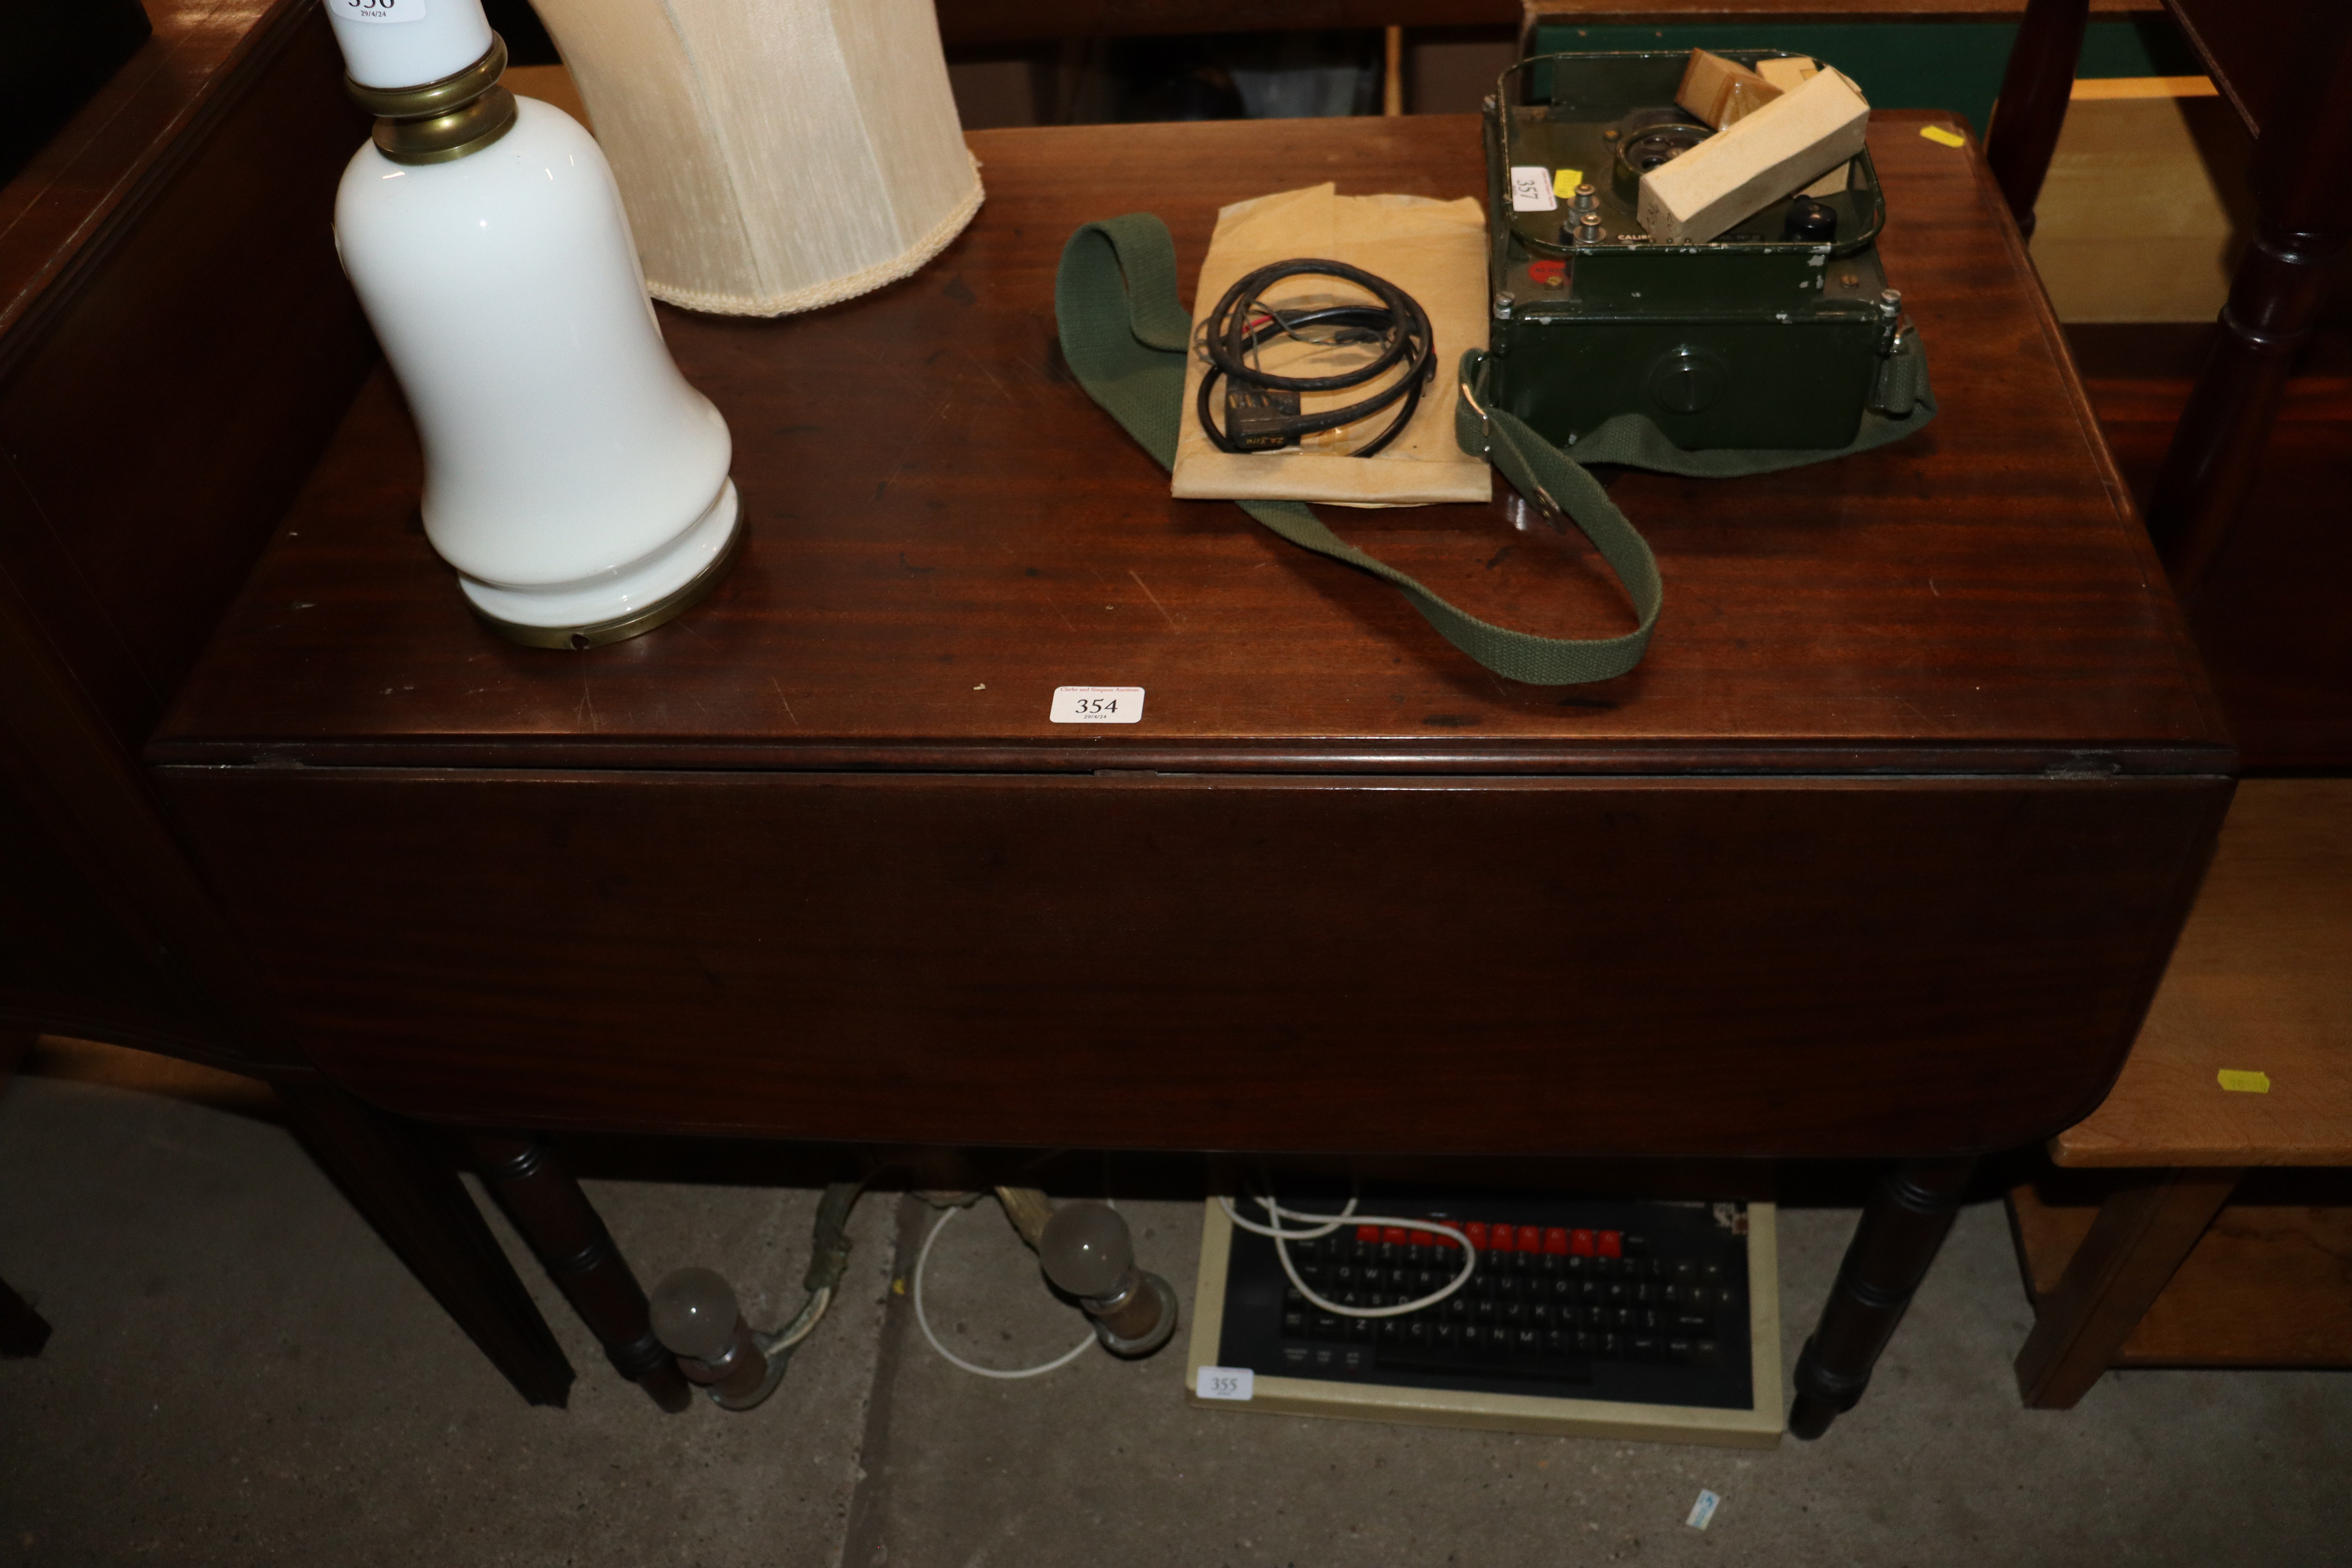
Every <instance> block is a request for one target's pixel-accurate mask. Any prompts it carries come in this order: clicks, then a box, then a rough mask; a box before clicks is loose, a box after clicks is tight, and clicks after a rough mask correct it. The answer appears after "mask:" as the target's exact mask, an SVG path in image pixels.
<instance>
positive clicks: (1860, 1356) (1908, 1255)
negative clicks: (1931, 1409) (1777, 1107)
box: [1789, 1160, 1976, 1438]
mask: <svg viewBox="0 0 2352 1568" xmlns="http://www.w3.org/2000/svg"><path fill="white" fill-rule="evenodd" d="M1975 1168H1976V1162H1975V1161H1974V1160H1921V1161H1914V1162H1912V1163H1908V1164H1905V1165H1899V1166H1897V1167H1896V1168H1895V1170H1893V1171H1892V1172H1890V1173H1888V1174H1887V1177H1886V1179H1885V1182H1883V1183H1882V1184H1880V1185H1879V1189H1878V1194H1877V1196H1876V1197H1874V1198H1873V1199H1872V1200H1871V1204H1870V1206H1869V1207H1868V1208H1867V1209H1864V1211H1863V1215H1862V1224H1861V1226H1859V1227H1857V1228H1856V1229H1855V1231H1854V1233H1853V1245H1852V1246H1850V1247H1847V1248H1846V1250H1845V1262H1844V1263H1843V1264H1842V1265H1840V1266H1839V1268H1838V1277H1837V1284H1836V1285H1835V1286H1834V1287H1833V1288H1832V1289H1831V1291H1830V1299H1829V1300H1828V1302H1827V1303H1826V1304H1824V1305H1823V1306H1822V1321H1821V1323H1820V1325H1819V1326H1818V1327H1816V1328H1815V1329H1814V1330H1813V1335H1812V1338H1811V1339H1809V1340H1807V1341H1806V1342H1805V1348H1804V1351H1803V1352H1802V1353H1801V1354H1800V1355H1799V1356H1798V1357H1797V1403H1796V1406H1795V1408H1793V1409H1792V1410H1790V1413H1789V1431H1790V1434H1791V1435H1792V1436H1798V1437H1806V1438H1811V1437H1818V1436H1821V1435H1822V1433H1824V1432H1826V1431H1828V1430H1829V1429H1830V1423H1831V1422H1832V1421H1834V1420H1836V1419H1837V1418H1838V1417H1839V1416H1840V1415H1843V1414H1845V1413H1846V1412H1847V1411H1849V1410H1851V1409H1853V1407H1854V1405H1856V1404H1857V1403H1858V1402H1859V1401H1860V1400H1861V1398H1862V1391H1863V1390H1864V1389H1865V1388H1867V1387H1869V1386H1870V1373H1871V1369H1872V1368H1873V1367H1874V1366H1875V1365H1877V1364H1878V1352H1881V1351H1883V1350H1885V1348H1886V1342H1887V1341H1888V1340H1890V1339H1892V1338H1894V1337H1895V1325H1896V1324H1897V1323H1900V1322H1901V1321H1903V1312H1904V1310H1905V1309H1906V1308H1907V1307H1908V1306H1910V1305H1911V1293H1912V1292H1913V1291H1914V1290H1916V1289H1918V1288H1919V1281H1920V1280H1922V1279H1926V1278H1927V1266H1928V1265H1929V1264H1931V1263H1933V1262H1934V1261H1935V1260H1936V1252H1937V1248H1938V1247H1942V1246H1943V1245H1944V1237H1945V1236H1946V1235H1947V1234H1948V1233H1949V1232H1950V1230H1951V1228H1952V1218H1953V1216H1954V1215H1956V1214H1958V1212H1959V1206H1960V1194H1961V1192H1962V1190H1963V1189H1964V1188H1966V1187H1967V1185H1968V1182H1969V1173H1970V1172H1971V1171H1973V1170H1974V1169H1975Z"/></svg>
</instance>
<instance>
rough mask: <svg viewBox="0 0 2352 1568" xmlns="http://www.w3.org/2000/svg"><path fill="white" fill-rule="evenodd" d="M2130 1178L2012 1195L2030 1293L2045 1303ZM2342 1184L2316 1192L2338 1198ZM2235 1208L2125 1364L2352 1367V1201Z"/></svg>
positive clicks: (2028, 1187)
mask: <svg viewBox="0 0 2352 1568" xmlns="http://www.w3.org/2000/svg"><path fill="white" fill-rule="evenodd" d="M2129 1179H2130V1178H2129V1177H2124V1176H2113V1177H2110V1176H2105V1175H2101V1176H2096V1177H2090V1178H2082V1177H2075V1178H2074V1179H2072V1180H2066V1179H2064V1173H2057V1179H2052V1180H2045V1181H2043V1182H2041V1183H2039V1184H2037V1183H2034V1182H2025V1183H2021V1184H2018V1185H2017V1186H2015V1187H2013V1188H2011V1190H2010V1194H2009V1218H2010V1234H2011V1237H2012V1239H2013V1240H2014V1241H2015V1242H2016V1244H2017V1254H2018V1262H2019V1264H2020V1266H2021V1268H2022V1270H2023V1273H2024V1276H2025V1283H2026V1294H2027V1296H2028V1298H2029V1299H2030V1300H2032V1301H2033V1303H2034V1304H2035V1305H2036V1306H2037V1307H2038V1306H2040V1305H2041V1304H2042V1300H2044V1299H2045V1298H2046V1297H2048V1296H2049V1295H2050V1294H2051V1292H2053V1290H2055V1289H2057V1285H2058V1280H2059V1278H2060V1276H2062V1275H2063V1273H2064V1272H2065V1269H2066V1265H2067V1263H2068V1262H2069V1261H2070V1260H2071V1259H2072V1258H2074V1253H2075V1250H2076V1249H2077V1248H2078V1247H2081V1246H2082V1244H2083V1239H2084V1237H2086V1236H2088V1235H2089V1234H2090V1230H2091V1222H2092V1221H2093V1220H2094V1219H2095V1218H2096V1217H2097V1215H2098V1212H2099V1205H2098V1200H2099V1198H2100V1197H2101V1196H2103V1195H2104V1194H2105V1190H2106V1189H2108V1188H2110V1187H2112V1186H2114V1185H2115V1184H2116V1183H2118V1182H2122V1181H2127V1180H2129ZM2342 1187H2343V1183H2342V1182H2341V1180H2340V1179H2339V1180H2335V1181H2330V1182H2328V1183H2327V1184H2326V1185H2325V1186H2317V1185H2315V1188H2314V1192H2315V1195H2325V1196H2328V1197H2338V1196H2341V1195H2343V1194H2342V1191H2341V1189H2342ZM2241 1195H2242V1196H2246V1197H2256V1198H2263V1199H2267V1200H2271V1201H2259V1202H2240V1203H2232V1204H2230V1205H2227V1206H2226V1207H2224V1208H2223V1209H2222V1210H2221V1215H2220V1216H2219V1217H2218V1218H2216V1219H2215V1220H2214V1221H2213V1224H2212V1226H2211V1227H2210V1229H2208V1230H2207V1231H2206V1233H2205V1235H2204V1237H2203V1238H2202V1239H2200V1241H2199V1242H2198V1243H2197V1247H2196V1248H2195V1250H2194V1251H2192V1252H2190V1253H2189V1258H2188V1260H2187V1261H2186V1262H2184V1263H2182V1264H2181V1266H2180V1268H2179V1272H2177V1273H2176V1274H2174V1275H2173V1277H2172V1280H2171V1282H2170V1283H2169V1284H2168V1285H2167V1286H2166V1287H2165V1288H2164V1291H2163V1293H2162V1294H2161V1295H2159V1296H2158V1297H2157V1299H2156V1302H2155V1304H2154V1305H2153V1306H2151V1307H2150V1308H2149V1309H2148V1310H2147V1316H2146V1317H2144V1318H2142V1319H2141V1320H2140V1322H2139V1326H2138V1327H2137V1328H2136V1329H2134V1330H2133V1331H2132V1332H2131V1335H2130V1337H2129V1338H2127V1339H2126V1340H2125V1341H2124V1343H2123V1347H2122V1349H2121V1350H2120V1351H2119V1352H2116V1355H2115V1357H2114V1358H2113V1360H2112V1361H2111V1363H2110V1364H2112V1365H2115V1366H2305V1367H2333V1366H2352V1205H2326V1204H2308V1203H2301V1204H2299V1203H2294V1202H2292V1201H2287V1200H2289V1199H2291V1198H2292V1197H2294V1195H2295V1188H2294V1185H2292V1184H2285V1183H2273V1184H2271V1185H2270V1186H2269V1189H2268V1190H2267V1191H2264V1190H2263V1189H2262V1188H2259V1187H2256V1186H2254V1185H2253V1184H2252V1183H2251V1182H2250V1184H2249V1185H2248V1187H2247V1188H2246V1189H2245V1190H2244V1191H2243V1192H2242V1194H2241Z"/></svg>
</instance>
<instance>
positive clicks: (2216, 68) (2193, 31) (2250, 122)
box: [2164, 0, 2263, 141]
mask: <svg viewBox="0 0 2352 1568" xmlns="http://www.w3.org/2000/svg"><path fill="white" fill-rule="evenodd" d="M2164 8H2165V10H2167V11H2168V12H2169V13H2171V16H2172V21H2173V25H2174V26H2178V27H2179V29H2180V31H2181V33H2182V35H2183V36H2185V37H2187V38H2188V40H2189V47H2190V48H2192V49H2194V50H2196V51H2197V58H2199V59H2200V60H2203V61H2204V62H2205V68H2206V70H2207V72H2208V73H2210V75H2211V77H2212V79H2213V85H2214V86H2215V87H2217V88H2219V89H2221V96H2222V97H2223V98H2224V99H2227V100H2229V104H2230V107H2231V109H2232V110H2235V111H2236V113H2237V116H2238V121H2239V123H2241V124H2242V125H2243V126H2245V128H2246V134H2247V135H2249V136H2252V137H2253V138H2254V139H2255V140H2256V141H2260V140H2261V139H2262V134H2263V127H2262V122H2261V121H2260V120H2259V119H2257V118H2256V116H2255V114H2254V110H2253V106H2252V104H2251V103H2250V102H2248V101H2247V99H2246V95H2245V93H2244V91H2243V89H2242V88H2241V87H2240V86H2239V84H2238V83H2236V82H2235V81H2232V80H2231V78H2230V74H2229V73H2228V72H2227V71H2224V70H2222V69H2221V67H2220V65H2219V64H2218V63H2217V62H2216V61H2215V59H2214V55H2213V49H2212V47H2211V46H2210V45H2209V44H2207V43H2206V42H2205V39H2204V37H2203V35H2202V34H2200V32H2199V31H2198V28H2197V22H2196V19H2195V18H2194V17H2192V16H2189V8H2188V7H2187V6H2186V5H2181V4H2180V3H2179V0H2164Z"/></svg>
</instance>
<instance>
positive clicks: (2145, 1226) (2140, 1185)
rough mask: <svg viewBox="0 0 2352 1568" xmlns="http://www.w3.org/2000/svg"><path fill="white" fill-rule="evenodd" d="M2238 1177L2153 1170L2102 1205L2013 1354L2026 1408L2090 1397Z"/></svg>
mask: <svg viewBox="0 0 2352 1568" xmlns="http://www.w3.org/2000/svg"><path fill="white" fill-rule="evenodd" d="M2242 1174H2244V1172H2242V1171H2240V1170H2234V1169H2214V1170H2169V1171H2161V1172H2156V1173H2151V1174H2150V1175H2149V1178H2148V1179H2147V1181H2144V1182H2137V1183H2135V1184H2132V1185H2130V1186H2127V1187H2125V1188H2124V1189H2122V1190H2121V1191H2119V1192H2116V1193H2115V1194H2111V1195H2110V1196H2109V1197H2108V1198H2107V1200H2106V1201H2105V1203H2103V1204H2101V1205H2099V1217H2098V1218H2097V1219H2096V1220H2095V1221H2093V1222H2092V1225H2091V1234H2090V1235H2088V1236H2086V1237H2084V1238H2083V1245H2082V1246H2081V1247H2078V1248H2076V1249H2075V1253H2074V1257H2073V1258H2070V1259H2068V1260H2067V1263H2066V1272H2065V1273H2064V1274H2063V1275H2061V1276H2060V1277H2059V1279H2058V1287H2057V1289H2054V1290H2053V1291H2051V1292H2050V1294H2049V1295H2048V1296H2046V1297H2044V1298H2042V1300H2041V1301H2040V1302H2038V1303H2037V1304H2036V1305H2035V1307H2034V1310H2033V1331H2032V1333H2031V1334H2028V1335H2027V1336H2026V1338H2025V1348H2024V1349H2023V1350H2021V1351H2020V1352H2017V1389H2018V1392H2019V1393H2020V1394H2023V1395H2024V1396H2025V1403H2026V1404H2027V1405H2029V1406H2031V1407H2032V1408H2033V1409H2036V1410H2069V1409H2072V1408H2073V1407H2074V1403H2075V1401H2077V1400H2079V1399H2081V1398H2082V1397H2083V1395H2084V1394H2087V1393H2089V1392H2090V1390H2091V1384H2095V1383H2096V1382H2098V1381H2099V1377H2100V1375H2101V1374H2102V1373H2105V1371H2106V1370H2107V1367H2108V1365H2109V1364H2110V1363H2112V1362H2113V1361H2114V1360H2115V1355H2116V1351H2118V1350H2120V1349H2121V1348H2122V1347H2123V1342H2124V1341H2126V1340H2127V1339H2129V1338H2130V1337H2131V1331H2133V1330H2134V1329H2136V1328H2137V1327H2138V1326H2139V1321H2140V1320H2141V1319H2142V1318H2144V1317H2146V1316H2147V1310H2148V1308H2149V1307H2151V1306H2153V1305H2154V1304H2155V1302H2156V1299H2157V1297H2158V1295H2160V1294H2162V1293H2163V1290H2164V1288H2165V1286H2166V1285H2167V1284H2168V1283H2169V1282H2170V1281H2171V1279H2172V1276H2173V1275H2174V1274H2175V1273H2176V1272H2178V1271H2179V1268H2180V1265H2181V1263H2182V1262H2183V1261H2184V1260H2185V1259H2186V1258H2188V1257H2189V1253H2190V1252H2191V1251H2192V1250H2194V1248H2195V1247H2196V1246H2197V1241H2198V1238H2199V1237H2201V1236H2203V1235H2204V1234H2205V1227H2206V1226H2210V1225H2211V1224H2212V1223H2213V1216H2214V1215H2217V1214H2219V1213H2221V1205H2223V1204H2226V1203H2228V1202H2229V1201H2230V1194H2231V1192H2232V1191H2233V1190H2235V1189H2236V1187H2237V1185H2238V1178H2239V1177H2240V1176H2241V1175H2242Z"/></svg>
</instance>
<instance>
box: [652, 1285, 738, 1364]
mask: <svg viewBox="0 0 2352 1568" xmlns="http://www.w3.org/2000/svg"><path fill="white" fill-rule="evenodd" d="M650 1305H651V1309H652V1316H653V1323H654V1337H655V1338H656V1339H657V1340H659V1341H661V1342H662V1344H663V1346H664V1348H666V1349H667V1350H668V1352H670V1353H671V1354H672V1355H680V1356H686V1357H688V1358H689V1359H691V1360H694V1361H718V1360H720V1359H721V1358H723V1357H724V1356H725V1355H726V1354H727V1352H728V1350H729V1349H730V1347H731V1346H732V1345H733V1344H734V1343H735V1323H736V1320H737V1319H738V1318H740V1316H741V1315H742V1310H741V1308H740V1306H739V1305H738V1304H737V1303H736V1300H735V1288H734V1287H733V1286H731V1285H730V1284H728V1283H727V1281H726V1280H725V1279H722V1278H720V1277H719V1275H717V1274H715V1273H713V1272H711V1271H710V1270H709V1269H708V1268H681V1269H679V1270H678V1271H677V1273H675V1274H673V1275H671V1276H670V1277H669V1278H668V1279H665V1280H663V1281H662V1282H661V1283H660V1284H659V1285H657V1286H656V1287H655V1288H654V1293H653V1300H652V1301H651V1303H650Z"/></svg>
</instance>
